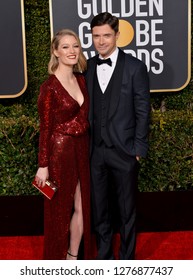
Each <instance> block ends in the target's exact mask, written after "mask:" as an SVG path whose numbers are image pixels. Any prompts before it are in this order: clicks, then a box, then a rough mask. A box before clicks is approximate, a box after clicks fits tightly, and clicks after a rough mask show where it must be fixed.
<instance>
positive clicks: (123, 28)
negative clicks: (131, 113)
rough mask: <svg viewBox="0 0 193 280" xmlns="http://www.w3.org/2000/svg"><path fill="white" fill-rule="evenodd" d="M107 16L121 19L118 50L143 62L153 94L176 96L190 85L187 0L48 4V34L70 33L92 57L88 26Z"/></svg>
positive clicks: (86, 0) (52, 1) (95, 0)
mask: <svg viewBox="0 0 193 280" xmlns="http://www.w3.org/2000/svg"><path fill="white" fill-rule="evenodd" d="M105 11H108V12H110V13H112V14H113V15H115V16H117V17H118V18H119V20H120V38H119V41H118V46H119V47H121V48H122V49H123V50H124V51H125V52H126V53H130V54H132V55H133V56H135V57H137V58H139V59H141V60H142V61H144V62H145V63H146V65H147V68H148V71H149V76H150V86H151V91H152V92H169V91H179V90H181V89H183V88H184V87H185V86H186V85H187V84H188V83H189V81H190V75H191V61H190V59H191V57H190V52H191V1H190V0H73V1H72V0H50V19H51V33H52V35H53V33H55V32H56V31H58V30H59V29H61V28H71V29H73V30H74V31H76V32H77V33H78V35H79V37H80V39H81V42H82V47H83V50H84V53H85V55H86V57H87V58H89V57H91V56H93V55H94V54H95V51H94V47H93V45H92V36H91V30H90V22H91V20H92V18H93V16H95V15H97V14H98V13H100V12H105Z"/></svg>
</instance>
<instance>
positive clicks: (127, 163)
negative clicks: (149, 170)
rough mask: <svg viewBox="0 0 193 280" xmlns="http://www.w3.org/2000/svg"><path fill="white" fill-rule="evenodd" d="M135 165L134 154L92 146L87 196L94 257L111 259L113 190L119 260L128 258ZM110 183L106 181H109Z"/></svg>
mask: <svg viewBox="0 0 193 280" xmlns="http://www.w3.org/2000/svg"><path fill="white" fill-rule="evenodd" d="M138 169H139V164H138V161H137V160H136V158H135V157H133V156H127V155H122V154H120V153H119V152H118V151H117V150H116V149H115V148H114V147H107V146H106V145H105V144H104V143H103V144H101V145H100V146H99V147H98V146H95V147H94V150H93V153H92V157H91V180H92V184H91V197H92V213H93V224H94V230H95V233H96V240H97V249H98V255H97V259H103V260H111V259H114V256H113V248H112V237H113V227H112V219H113V217H111V215H112V213H111V212H112V211H110V205H109V194H111V192H113V189H114V191H115V199H116V202H117V203H116V204H115V207H116V208H117V209H114V212H115V211H118V213H119V219H120V221H119V224H120V228H119V230H120V238H121V244H120V250H119V258H120V259H121V260H129V259H130V260H132V259H134V255H135V243H136V190H137V176H138ZM110 181H111V182H112V184H109V182H110Z"/></svg>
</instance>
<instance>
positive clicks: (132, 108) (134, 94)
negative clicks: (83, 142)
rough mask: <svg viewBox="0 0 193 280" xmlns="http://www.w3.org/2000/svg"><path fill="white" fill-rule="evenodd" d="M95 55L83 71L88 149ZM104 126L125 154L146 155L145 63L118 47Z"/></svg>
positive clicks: (146, 81) (148, 98) (91, 121)
mask: <svg viewBox="0 0 193 280" xmlns="http://www.w3.org/2000/svg"><path fill="white" fill-rule="evenodd" d="M97 57H98V55H96V56H94V57H92V58H90V59H89V60H88V68H87V72H86V74H85V77H86V81H87V87H88V92H89V96H90V112H89V121H90V126H91V150H92V136H93V133H92V131H93V115H94V114H93V85H94V79H96V78H97V76H96V65H97V64H96V63H97V62H96V61H97ZM114 71H116V72H115V73H114V74H115V75H114V80H113V87H112V88H113V90H112V92H111V100H110V106H109V112H108V122H107V125H106V128H107V129H108V133H109V136H110V138H111V141H112V143H113V145H114V146H115V147H116V148H117V150H118V151H119V152H120V153H122V154H124V155H126V156H127V155H131V156H141V157H146V155H147V150H148V131H149V114H150V92H149V78H148V73H147V68H146V65H145V64H144V63H143V62H142V61H140V60H139V59H137V58H135V57H133V56H131V55H129V54H126V53H124V52H123V51H122V50H120V49H119V54H118V58H117V64H116V67H115V70H114Z"/></svg>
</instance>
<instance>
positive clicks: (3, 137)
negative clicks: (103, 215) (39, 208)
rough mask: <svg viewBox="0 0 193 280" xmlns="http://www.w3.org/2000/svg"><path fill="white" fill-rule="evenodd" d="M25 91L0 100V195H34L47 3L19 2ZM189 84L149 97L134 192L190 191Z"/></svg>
mask: <svg viewBox="0 0 193 280" xmlns="http://www.w3.org/2000/svg"><path fill="white" fill-rule="evenodd" d="M24 11H25V28H26V49H27V64H28V87H27V90H26V92H25V93H24V94H23V95H22V96H20V97H18V98H15V99H0V163H1V164H0V174H1V176H0V195H29V194H30V195H31V194H34V195H36V194H37V192H36V190H35V189H34V188H33V187H32V185H31V182H32V179H33V177H34V175H35V172H36V170H37V153H38V138H39V122H38V121H39V120H38V114H37V97H38V93H39V86H40V84H41V83H42V82H43V80H44V79H45V78H46V77H47V64H48V60H49V48H50V26H49V1H44V0H39V1H34V0H24ZM192 90H193V81H192V80H191V81H190V83H189V85H188V86H187V87H186V88H185V89H184V90H182V91H180V92H176V93H155V94H151V104H152V112H151V125H150V135H149V142H150V149H149V153H148V157H147V159H142V160H141V169H140V174H139V191H141V192H143V191H149V192H150V191H151V192H153V191H178V190H190V189H192V185H193V183H192V182H193V164H192V162H193V160H192V159H193V139H192V138H193V137H192V136H193V95H192Z"/></svg>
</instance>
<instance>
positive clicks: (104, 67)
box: [97, 48, 119, 93]
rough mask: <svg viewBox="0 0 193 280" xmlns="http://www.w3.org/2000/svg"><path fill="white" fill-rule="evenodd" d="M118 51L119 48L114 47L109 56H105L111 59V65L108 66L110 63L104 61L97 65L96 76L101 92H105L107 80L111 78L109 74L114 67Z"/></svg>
mask: <svg viewBox="0 0 193 280" xmlns="http://www.w3.org/2000/svg"><path fill="white" fill-rule="evenodd" d="M118 53H119V49H118V48H116V49H115V50H114V52H113V53H112V54H111V55H110V56H109V57H107V58H110V59H111V61H112V66H110V65H108V64H106V63H103V64H101V65H97V77H98V81H99V85H100V88H101V90H102V92H103V93H104V92H105V90H106V88H107V86H108V83H109V81H110V79H111V76H112V74H113V71H114V69H115V65H116V62H117V57H118ZM99 58H100V59H103V58H102V57H101V55H99Z"/></svg>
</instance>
